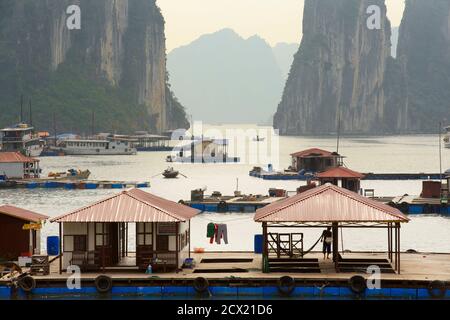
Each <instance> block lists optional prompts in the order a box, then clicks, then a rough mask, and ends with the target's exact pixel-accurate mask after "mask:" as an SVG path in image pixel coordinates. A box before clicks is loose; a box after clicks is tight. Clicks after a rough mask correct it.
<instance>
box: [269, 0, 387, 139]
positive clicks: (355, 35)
mask: <svg viewBox="0 0 450 320" xmlns="http://www.w3.org/2000/svg"><path fill="white" fill-rule="evenodd" d="M374 4H375V5H378V6H379V7H380V8H381V16H382V20H381V29H380V30H370V29H369V28H367V24H366V20H367V17H368V15H367V14H366V10H367V7H368V6H369V5H374ZM390 32H391V31H390V23H389V21H388V19H387V18H386V6H385V3H384V0H371V1H368V0H361V1H360V0H338V1H336V0H321V1H317V0H306V1H305V8H304V18H303V39H302V43H301V45H300V49H299V51H298V53H297V54H296V55H295V58H294V63H293V65H292V67H291V71H290V75H289V78H288V80H287V83H286V86H285V89H284V93H283V97H282V101H281V103H280V105H279V107H278V111H277V113H276V114H275V117H274V126H275V127H276V128H278V129H279V130H280V133H281V134H288V135H296V134H327V133H331V132H336V128H337V123H338V119H339V118H341V126H342V131H343V132H351V133H369V132H371V133H372V132H377V131H381V130H382V129H383V125H382V122H381V120H382V119H383V117H384V100H385V92H384V88H383V81H384V75H385V70H386V65H387V61H388V57H389V56H390V36H391V33H390ZM339 114H340V115H339Z"/></svg>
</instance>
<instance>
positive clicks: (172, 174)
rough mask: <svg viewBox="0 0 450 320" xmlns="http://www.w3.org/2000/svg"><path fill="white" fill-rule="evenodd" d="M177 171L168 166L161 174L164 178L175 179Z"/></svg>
mask: <svg viewBox="0 0 450 320" xmlns="http://www.w3.org/2000/svg"><path fill="white" fill-rule="evenodd" d="M178 174H179V172H178V171H177V170H175V169H174V168H172V167H170V168H167V169H166V170H164V172H163V173H162V175H163V176H164V178H166V179H175V178H176V177H178Z"/></svg>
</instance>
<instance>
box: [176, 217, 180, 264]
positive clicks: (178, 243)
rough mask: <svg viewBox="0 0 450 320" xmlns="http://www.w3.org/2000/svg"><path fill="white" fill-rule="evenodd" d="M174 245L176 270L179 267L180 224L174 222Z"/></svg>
mask: <svg viewBox="0 0 450 320" xmlns="http://www.w3.org/2000/svg"><path fill="white" fill-rule="evenodd" d="M176 234H177V236H176V239H175V240H176V244H175V248H176V251H177V252H176V254H175V260H176V264H177V269H178V268H179V267H180V223H179V222H176Z"/></svg>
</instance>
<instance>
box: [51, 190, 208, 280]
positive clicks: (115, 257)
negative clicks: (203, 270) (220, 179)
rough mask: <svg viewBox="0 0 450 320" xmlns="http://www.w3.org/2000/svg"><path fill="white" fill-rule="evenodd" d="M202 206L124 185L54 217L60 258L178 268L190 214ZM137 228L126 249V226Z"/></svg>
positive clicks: (85, 264) (89, 266)
mask: <svg viewBox="0 0 450 320" xmlns="http://www.w3.org/2000/svg"><path fill="white" fill-rule="evenodd" d="M199 212H200V211H198V210H196V209H192V208H190V207H187V206H184V205H182V204H179V203H175V202H172V201H169V200H166V199H163V198H160V197H157V196H155V195H152V194H150V193H147V192H144V191H142V190H139V189H132V190H129V191H124V192H121V193H119V194H116V195H114V196H111V197H108V198H106V199H103V200H101V201H99V202H96V203H94V204H92V205H89V206H87V207H84V208H81V209H78V210H75V211H73V212H70V213H67V214H64V215H62V216H60V217H57V218H54V219H52V220H51V221H52V222H57V223H59V233H60V239H62V247H61V248H60V251H61V252H63V258H62V259H60V271H61V272H62V270H65V269H67V267H68V266H69V265H78V266H79V267H80V268H81V269H82V270H100V269H101V270H105V269H108V268H132V269H139V270H145V269H147V268H148V266H149V265H151V266H152V269H153V272H158V271H163V272H165V271H173V270H176V269H178V268H181V266H182V265H183V262H184V261H185V259H186V258H188V257H189V255H190V219H191V218H193V217H194V216H195V215H196V214H198V213H199ZM131 225H133V227H135V230H136V238H135V242H136V253H135V254H131V253H129V252H128V243H129V240H130V237H129V236H128V230H129V227H130V226H131Z"/></svg>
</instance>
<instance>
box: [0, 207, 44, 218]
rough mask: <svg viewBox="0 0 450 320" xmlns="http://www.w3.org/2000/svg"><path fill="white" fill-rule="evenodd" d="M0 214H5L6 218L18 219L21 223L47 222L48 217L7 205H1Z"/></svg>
mask: <svg viewBox="0 0 450 320" xmlns="http://www.w3.org/2000/svg"><path fill="white" fill-rule="evenodd" d="M0 214H5V215H7V216H11V217H14V218H18V219H20V220H23V221H29V222H39V221H42V220H47V219H48V218H49V217H48V216H46V215H43V214H40V213H36V212H33V211H29V210H25V209H21V208H17V207H13V206H9V205H3V206H0Z"/></svg>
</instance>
